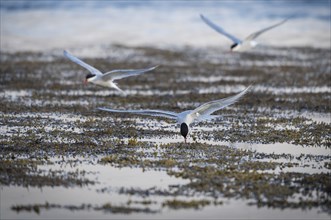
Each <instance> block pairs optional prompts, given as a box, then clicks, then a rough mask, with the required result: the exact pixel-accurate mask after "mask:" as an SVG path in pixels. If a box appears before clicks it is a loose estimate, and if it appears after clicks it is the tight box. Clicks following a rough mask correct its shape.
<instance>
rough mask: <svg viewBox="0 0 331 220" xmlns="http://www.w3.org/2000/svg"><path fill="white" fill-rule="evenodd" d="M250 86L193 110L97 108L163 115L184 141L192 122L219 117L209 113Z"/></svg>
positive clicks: (240, 94)
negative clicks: (172, 123)
mask: <svg viewBox="0 0 331 220" xmlns="http://www.w3.org/2000/svg"><path fill="white" fill-rule="evenodd" d="M250 87H251V86H249V87H247V88H246V89H244V90H243V91H241V92H240V93H238V94H236V95H234V96H230V97H227V98H223V99H219V100H214V101H210V102H207V103H204V104H202V105H200V106H199V107H198V108H196V109H194V110H187V111H183V112H181V113H176V112H171V111H163V110H149V109H147V110H117V109H110V108H98V109H99V110H103V111H108V112H114V113H132V114H140V115H148V116H159V117H165V118H169V119H173V120H176V122H177V124H178V125H179V126H180V134H181V135H182V136H183V137H184V139H185V143H186V138H187V135H188V133H189V132H190V126H191V125H192V123H194V122H199V121H204V120H209V119H213V118H215V117H221V116H217V115H211V114H212V113H214V112H216V111H218V110H220V109H223V108H225V107H227V106H229V105H231V104H233V103H235V102H236V101H238V100H239V99H240V98H241V97H242V96H243V95H245V94H246V93H247V91H248V89H249V88H250Z"/></svg>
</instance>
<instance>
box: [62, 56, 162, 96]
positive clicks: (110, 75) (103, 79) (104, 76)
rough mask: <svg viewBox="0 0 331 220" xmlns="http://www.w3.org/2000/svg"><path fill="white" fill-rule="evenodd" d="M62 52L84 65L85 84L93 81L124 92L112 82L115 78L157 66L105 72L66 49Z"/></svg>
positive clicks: (73, 60) (149, 69)
mask: <svg viewBox="0 0 331 220" xmlns="http://www.w3.org/2000/svg"><path fill="white" fill-rule="evenodd" d="M63 54H64V56H65V57H67V58H68V59H70V60H71V61H72V62H74V63H77V64H78V65H80V66H82V67H84V68H85V69H87V70H88V71H90V73H89V74H87V75H86V77H85V80H84V83H85V84H87V83H88V82H91V83H94V84H96V85H100V86H104V87H110V88H114V89H117V90H118V91H120V92H122V93H123V94H125V92H124V91H123V90H121V89H120V88H118V86H117V85H116V83H114V81H115V80H119V79H123V78H126V77H130V76H137V75H140V74H143V73H145V72H148V71H151V70H154V69H155V68H156V67H157V66H154V67H151V68H146V69H119V70H112V71H109V72H106V73H102V72H100V71H99V70H98V69H96V68H94V67H93V66H91V65H89V64H87V63H85V62H83V61H82V60H80V59H78V58H77V57H75V56H74V55H72V54H71V53H69V52H68V51H66V50H64V51H63Z"/></svg>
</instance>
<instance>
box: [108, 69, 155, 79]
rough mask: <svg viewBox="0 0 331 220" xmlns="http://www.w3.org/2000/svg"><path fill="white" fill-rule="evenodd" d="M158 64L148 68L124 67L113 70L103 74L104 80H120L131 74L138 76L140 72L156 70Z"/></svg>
mask: <svg viewBox="0 0 331 220" xmlns="http://www.w3.org/2000/svg"><path fill="white" fill-rule="evenodd" d="M156 67H158V66H154V67H150V68H146V69H124V70H112V71H109V72H106V73H105V74H103V75H102V78H103V79H104V80H112V81H113V80H118V79H123V78H126V77H129V76H137V75H140V74H143V73H145V72H148V71H151V70H154V69H155V68H156Z"/></svg>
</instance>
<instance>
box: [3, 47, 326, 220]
mask: <svg viewBox="0 0 331 220" xmlns="http://www.w3.org/2000/svg"><path fill="white" fill-rule="evenodd" d="M104 50H105V53H104V54H107V55H106V56H103V57H94V58H92V57H87V58H85V59H84V60H85V61H86V62H88V63H90V64H91V65H93V66H95V67H97V68H99V69H100V70H102V71H108V70H111V69H119V68H145V67H147V66H154V65H160V66H159V67H158V68H157V69H156V70H154V71H153V72H149V73H146V74H144V75H143V76H140V77H131V78H127V79H123V80H120V81H118V85H119V87H120V88H122V89H123V90H124V91H126V92H127V94H128V95H127V96H121V95H120V94H118V93H117V91H115V90H110V89H107V88H102V87H97V86H94V85H88V86H84V85H83V84H82V81H83V79H84V77H85V75H86V74H87V71H85V70H84V69H82V68H81V67H79V66H77V65H76V64H73V63H71V62H70V61H68V60H66V59H65V58H64V57H63V56H62V55H61V54H60V52H58V51H54V52H48V53H32V52H21V53H5V52H3V53H2V54H1V67H0V73H1V74H0V81H1V84H0V88H1V90H0V99H1V106H0V112H1V118H0V150H1V158H0V163H1V166H0V183H1V218H37V217H39V218H46V217H53V218H54V216H57V217H64V218H65V217H73V218H75V217H78V216H79V217H82V216H83V217H84V218H91V217H97V218H105V217H116V218H139V217H140V218H170V217H175V218H188V217H190V218H201V217H205V218H222V217H223V218H231V217H232V218H233V217H234V218H241V217H247V213H251V216H252V217H260V218H266V217H268V218H269V217H270V216H277V217H284V218H291V217H292V218H293V217H295V218H298V217H300V218H315V219H316V218H322V219H323V218H329V217H330V215H331V208H330V207H331V202H330V195H331V177H330V169H331V162H330V159H331V152H330V147H331V145H330V143H331V119H330V108H331V106H330V100H331V97H330V92H331V91H330V86H331V85H330V84H331V81H330V73H331V65H330V56H331V54H330V51H329V50H324V49H313V48H267V47H266V48H261V49H260V50H257V51H253V52H251V53H244V54H237V53H223V52H221V51H220V50H219V49H218V48H191V47H185V48H175V49H157V48H152V47H126V46H123V45H112V46H109V47H107V48H104ZM106 52H107V53H106ZM251 84H252V85H253V87H252V89H251V90H250V92H249V93H248V94H246V95H245V97H244V98H243V99H242V100H240V101H239V102H237V103H236V104H234V105H232V106H230V107H227V108H225V109H223V110H221V111H219V112H216V113H215V114H218V115H222V118H219V119H215V120H213V121H210V122H203V123H199V124H197V125H195V126H194V127H193V130H192V132H191V133H190V136H189V143H188V144H184V143H183V138H182V137H181V136H180V135H179V128H177V127H176V126H175V125H174V123H173V122H172V121H170V120H167V119H163V118H152V117H145V116H137V115H126V114H110V113H107V112H102V111H99V110H97V108H98V107H110V108H118V109H146V108H148V109H162V110H169V111H177V112H179V111H184V110H187V109H193V108H196V107H197V106H199V105H200V104H202V103H204V102H207V101H210V100H214V99H220V98H223V97H227V96H230V95H233V94H235V93H237V92H239V91H241V90H242V89H244V88H245V87H246V86H248V85H251ZM235 210H236V211H235ZM238 210H240V211H238ZM253 213H254V214H253Z"/></svg>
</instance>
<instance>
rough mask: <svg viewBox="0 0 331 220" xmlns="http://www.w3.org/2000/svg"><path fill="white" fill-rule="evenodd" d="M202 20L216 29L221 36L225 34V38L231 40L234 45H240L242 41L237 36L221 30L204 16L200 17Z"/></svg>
mask: <svg viewBox="0 0 331 220" xmlns="http://www.w3.org/2000/svg"><path fill="white" fill-rule="evenodd" d="M200 17H201V19H202V20H203V21H204V22H205V23H206V24H207V25H208V26H209V27H211V28H212V29H214V30H215V31H217V32H218V33H220V34H223V35H224V36H226V37H228V38H230V39H231V40H232V41H233V42H234V43H237V44H240V43H241V40H239V39H238V38H236V37H235V36H233V35H231V34H229V33H228V32H226V31H225V30H224V29H223V28H221V27H220V26H218V25H216V24H214V23H213V22H211V21H210V20H209V19H207V18H206V17H205V16H203V15H202V14H201V15H200Z"/></svg>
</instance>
